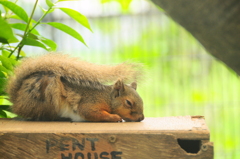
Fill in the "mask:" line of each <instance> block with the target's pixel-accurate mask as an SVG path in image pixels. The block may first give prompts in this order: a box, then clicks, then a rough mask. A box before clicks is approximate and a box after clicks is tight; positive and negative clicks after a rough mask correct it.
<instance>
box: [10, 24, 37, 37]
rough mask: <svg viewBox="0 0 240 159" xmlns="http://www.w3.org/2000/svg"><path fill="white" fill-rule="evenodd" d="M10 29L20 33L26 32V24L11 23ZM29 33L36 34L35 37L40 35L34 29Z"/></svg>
mask: <svg viewBox="0 0 240 159" xmlns="http://www.w3.org/2000/svg"><path fill="white" fill-rule="evenodd" d="M11 26H12V28H14V29H18V30H22V31H25V30H26V27H27V24H23V23H13V24H11ZM31 33H33V34H36V35H40V34H39V32H38V31H37V30H36V29H33V30H32V31H31Z"/></svg>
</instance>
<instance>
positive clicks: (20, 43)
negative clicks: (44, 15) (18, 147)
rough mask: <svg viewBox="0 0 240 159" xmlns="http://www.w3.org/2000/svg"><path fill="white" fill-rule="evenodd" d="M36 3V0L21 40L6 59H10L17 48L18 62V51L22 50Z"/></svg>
mask: <svg viewBox="0 0 240 159" xmlns="http://www.w3.org/2000/svg"><path fill="white" fill-rule="evenodd" d="M37 3H38V0H36V2H35V4H34V7H33V10H32V13H31V16H30V18H29V21H28V23H27V27H26V29H25V31H24V34H23V38H22V40H21V41H20V42H19V43H18V45H17V46H16V47H15V48H14V50H13V51H12V52H11V53H10V54H9V56H8V58H10V57H11V56H12V54H13V53H14V52H15V51H16V50H17V49H18V48H19V49H18V54H17V60H18V58H19V55H20V51H21V49H22V47H23V45H22V42H23V40H24V39H25V38H26V37H27V34H28V28H29V25H30V23H31V20H32V17H33V15H34V12H35V10H36V7H37Z"/></svg>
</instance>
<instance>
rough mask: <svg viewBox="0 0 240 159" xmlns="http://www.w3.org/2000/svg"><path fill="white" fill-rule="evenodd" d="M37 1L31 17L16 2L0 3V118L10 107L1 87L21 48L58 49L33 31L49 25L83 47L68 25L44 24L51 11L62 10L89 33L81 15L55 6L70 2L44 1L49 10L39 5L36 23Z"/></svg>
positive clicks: (4, 0)
mask: <svg viewBox="0 0 240 159" xmlns="http://www.w3.org/2000/svg"><path fill="white" fill-rule="evenodd" d="M38 1H39V0H35V3H34V6H33V9H32V11H31V14H30V16H28V14H27V13H26V12H25V9H24V8H22V7H21V6H19V5H17V1H16V2H12V1H10V0H0V5H1V6H2V7H3V9H4V12H3V10H1V8H0V53H1V55H0V117H7V114H6V112H7V110H8V109H9V106H10V105H11V103H10V102H8V100H7V98H8V97H7V94H6V93H5V89H4V88H5V85H6V83H7V80H8V77H9V76H10V75H11V74H12V73H13V68H14V67H15V65H16V64H17V63H18V59H20V58H21V57H24V56H25V52H24V51H23V47H24V46H25V45H29V46H33V47H40V48H43V49H45V50H47V51H56V50H57V44H56V43H55V42H54V41H53V40H51V39H48V38H45V37H43V36H42V35H41V34H40V33H39V31H38V30H37V29H36V27H37V26H39V25H49V26H51V27H54V28H55V29H58V30H61V31H63V32H64V33H66V34H68V35H70V36H72V37H73V38H75V39H77V40H78V41H80V42H81V43H83V44H84V45H86V43H85V41H84V39H83V38H82V36H81V34H80V33H78V32H77V31H76V30H74V29H73V28H71V27H70V26H68V25H66V24H63V23H59V22H47V23H43V22H42V21H43V19H44V18H45V17H46V16H47V15H48V14H50V13H52V12H54V11H55V10H56V9H58V10H61V11H62V12H63V13H64V14H67V15H68V16H69V17H70V18H71V19H73V20H74V21H76V22H77V23H79V24H80V25H82V26H84V27H86V28H87V29H89V30H90V31H92V30H91V27H90V25H89V23H88V20H87V18H86V17H85V16H84V15H82V14H81V13H79V12H78V11H76V10H73V9H70V8H63V7H58V6H57V5H58V3H60V2H63V1H73V0H58V1H56V2H53V1H52V0H45V3H46V4H47V6H48V8H47V9H44V8H42V7H41V6H39V7H40V8H41V9H42V11H43V14H42V15H41V17H40V18H39V19H38V20H37V21H35V20H34V19H33V17H34V14H35V11H36V8H37V6H38ZM12 19H17V20H18V21H20V22H18V23H14V22H12V21H13V20H12ZM17 30H18V31H19V30H20V31H22V32H23V33H22V34H18V33H16V31H17Z"/></svg>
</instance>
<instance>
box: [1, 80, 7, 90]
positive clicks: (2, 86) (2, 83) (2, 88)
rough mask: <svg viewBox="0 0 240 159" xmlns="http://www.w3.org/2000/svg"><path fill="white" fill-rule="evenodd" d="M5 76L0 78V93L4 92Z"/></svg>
mask: <svg viewBox="0 0 240 159" xmlns="http://www.w3.org/2000/svg"><path fill="white" fill-rule="evenodd" d="M6 83H7V78H0V94H4V93H5V92H4V91H5V85H6Z"/></svg>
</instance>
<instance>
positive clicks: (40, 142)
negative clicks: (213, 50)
mask: <svg viewBox="0 0 240 159" xmlns="http://www.w3.org/2000/svg"><path fill="white" fill-rule="evenodd" d="M2 145H3V146H2ZM193 147H194V149H193V150H192V148H193ZM133 152H134V153H133ZM0 154H3V158H18V157H19V158H65V159H71V158H72V159H74V158H79V159H82V158H85V159H111V158H113V159H123V158H126V159H128V158H129V159H133V158H140V159H144V158H146V159H149V158H151V159H155V158H156V159H157V158H159V157H160V156H161V158H191V157H193V156H194V158H212V157H213V144H212V143H211V142H209V130H208V128H207V126H206V124H205V120H204V118H202V117H200V116H194V117H193V116H179V117H161V118H146V119H145V120H143V121H142V122H122V123H107V122H105V123H93V122H35V121H34V122H33V121H16V120H12V119H0ZM36 156H37V157H36Z"/></svg>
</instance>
